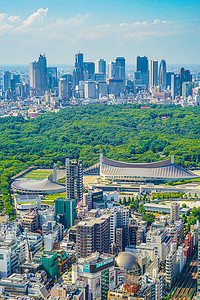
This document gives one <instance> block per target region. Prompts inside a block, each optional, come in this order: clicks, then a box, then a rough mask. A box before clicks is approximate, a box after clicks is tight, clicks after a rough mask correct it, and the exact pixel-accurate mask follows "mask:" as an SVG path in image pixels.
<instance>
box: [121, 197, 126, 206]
mask: <svg viewBox="0 0 200 300" xmlns="http://www.w3.org/2000/svg"><path fill="white" fill-rule="evenodd" d="M122 204H123V205H126V198H125V197H124V199H123V201H122Z"/></svg>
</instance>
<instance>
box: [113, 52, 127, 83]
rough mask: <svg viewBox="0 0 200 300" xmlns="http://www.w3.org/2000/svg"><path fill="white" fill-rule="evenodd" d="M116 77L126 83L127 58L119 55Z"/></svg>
mask: <svg viewBox="0 0 200 300" xmlns="http://www.w3.org/2000/svg"><path fill="white" fill-rule="evenodd" d="M115 78H117V79H122V80H123V81H124V84H125V79H126V78H125V58H124V57H117V58H116V60H115Z"/></svg>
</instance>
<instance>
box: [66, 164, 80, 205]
mask: <svg viewBox="0 0 200 300" xmlns="http://www.w3.org/2000/svg"><path fill="white" fill-rule="evenodd" d="M66 198H67V199H75V200H76V202H79V201H82V200H83V167H82V160H78V161H76V160H70V159H69V158H67V159H66Z"/></svg>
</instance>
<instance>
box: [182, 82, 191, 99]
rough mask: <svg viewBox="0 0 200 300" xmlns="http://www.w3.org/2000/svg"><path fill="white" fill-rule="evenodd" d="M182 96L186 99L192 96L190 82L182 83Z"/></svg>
mask: <svg viewBox="0 0 200 300" xmlns="http://www.w3.org/2000/svg"><path fill="white" fill-rule="evenodd" d="M182 96H183V97H184V98H187V97H188V96H192V82H183V83H182Z"/></svg>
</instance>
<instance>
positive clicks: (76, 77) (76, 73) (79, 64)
mask: <svg viewBox="0 0 200 300" xmlns="http://www.w3.org/2000/svg"><path fill="white" fill-rule="evenodd" d="M82 80H83V53H80V52H79V53H76V54H75V67H74V69H73V83H74V86H76V85H78V84H79V81H82Z"/></svg>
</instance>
